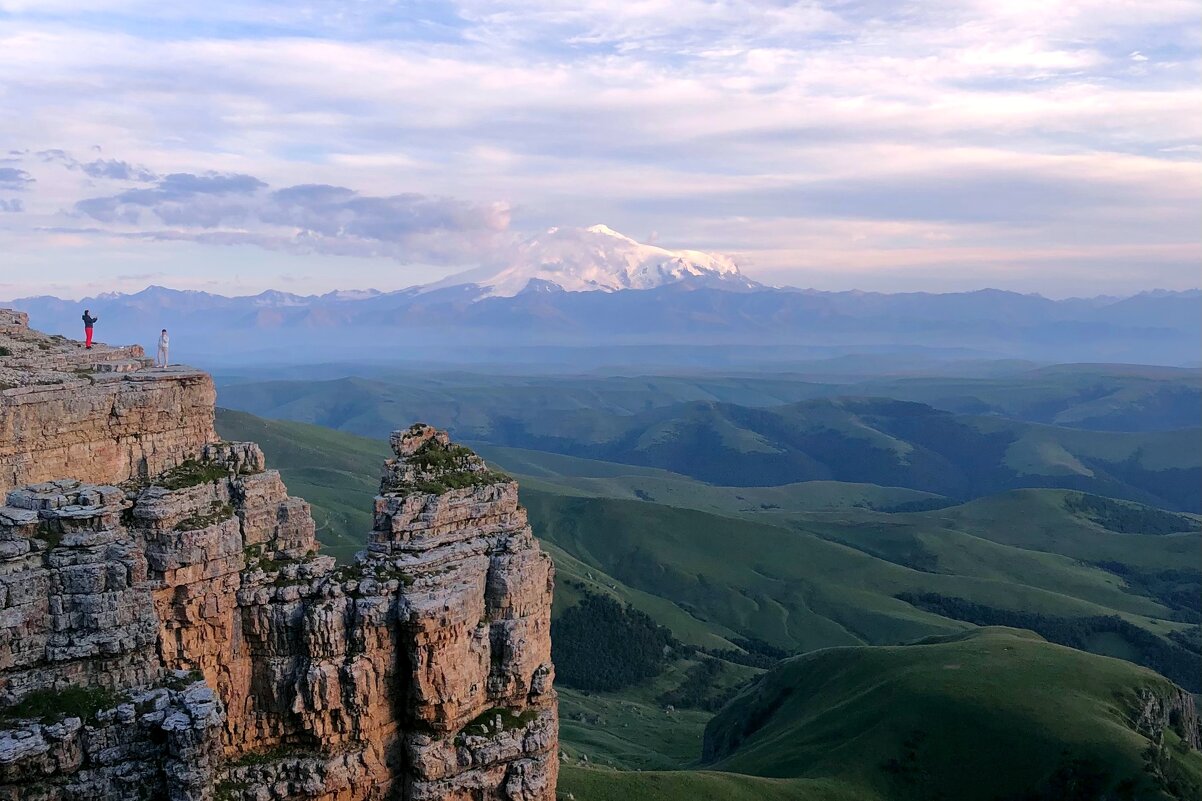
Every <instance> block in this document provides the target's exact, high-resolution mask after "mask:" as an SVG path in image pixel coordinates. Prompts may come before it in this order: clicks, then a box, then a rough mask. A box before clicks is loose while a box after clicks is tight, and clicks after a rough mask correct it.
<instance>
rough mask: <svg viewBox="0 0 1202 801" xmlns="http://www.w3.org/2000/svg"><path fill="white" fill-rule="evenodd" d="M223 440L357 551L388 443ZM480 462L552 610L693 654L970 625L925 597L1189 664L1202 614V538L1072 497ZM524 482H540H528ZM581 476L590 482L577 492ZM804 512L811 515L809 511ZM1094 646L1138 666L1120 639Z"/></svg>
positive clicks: (865, 639) (234, 429)
mask: <svg viewBox="0 0 1202 801" xmlns="http://www.w3.org/2000/svg"><path fill="white" fill-rule="evenodd" d="M218 427H219V429H220V431H221V432H222V434H223V435H224V436H228V437H231V438H239V437H243V438H253V439H256V440H257V441H259V442H260V443H261V444H262V445H263V447H264V449H265V450H266V452H267V454H268V458H269V461H270V463H272V464H274V465H276V466H279V467H280V468H281V471H282V473H283V474H284V477H285V479H286V480H287V481H288V482H289V487H290V488H291V490H292V491H293V492H295V493H297V494H299V495H301V496H302V497H307V498H308V499H309V500H310V501H311V502H312V503H313V504H314V506H315V511H316V512H317V514H318V520H319V521H320V524H321V525H322V532H320V534H321V536H322V537H323V539H324V540H325V541H327V542H329V543H331V544H332V545H333V546H334V547H333V548H331V549H330V550H331V551H333V552H334V553H335V554H336V555H339V556H345V555H346V554H347V553H349V552H353V550H354V549H355V547H356V546H357V545H358V544H359V543H362V542H363V538H364V537H365V535H366V532H367V530H368V528H369V520H368V510H369V509H370V506H371V498H372V496H373V495H374V494H375V491H376V482H375V476H376V475H377V474H378V470H379V465H380V462H381V461H382V459H383V458H384V456H385V453H386V446H385V445H384V444H383V443H378V442H375V441H372V440H365V439H362V438H358V437H353V436H350V435H346V434H342V433H338V432H331V431H329V430H327V429H322V428H318V427H313V426H306V425H304V424H298V423H287V422H279V421H263V420H259V419H257V418H254V417H252V416H249V415H244V414H240V413H230V412H227V411H225V410H222V411H221V412H220V414H219V418H218ZM485 453H486V455H489V456H490V457H493V458H495V460H496V463H497V464H498V465H499V466H501V467H502V468H503V469H507V470H510V471H511V472H513V473H514V474H515V475H516V476H518V478H519V479H520V480H522V482H523V488H522V499H523V502H524V503H525V504H526V506H527V508H528V510H529V512H530V519H531V522H532V524H533V525H534V529H535V532H536V534H537V535H538V536H539V537H540V539H541V540H542V541H543V543H544V545H545V547H547V549H548V550H549V551H550V552H551V554H552V556H553V557H554V558H555V560H556V564H557V567H558V571H559V574H560V578H561V581H560V582H559V588H558V589H557V599H556V609H557V611H559V610H562V609H564V608H566V607H567V606H570V605H571V604H573V603H575V601H576V600H577V599H578V598H579V597H580V593H581V592H584V591H588V592H593V593H599V594H604V595H609V596H612V597H615V598H617V599H618V600H620V601H621V602H622V603H629V604H631V605H633V606H634V607H636V608H638V609H640V610H642V611H644V612H646V613H647V614H649V615H651V616H652V617H653V618H654V619H655V620H657V621H658V622H660V623H661V624H662V625H665V626H667V627H669V628H670V629H671V630H672V632H673V633H674V635H675V636H676V637H678V638H679V639H681V640H682V641H684V642H686V643H691V644H693V645H697V646H703V647H709V648H726V647H733V644H734V641H735V640H736V639H738V638H739V637H752V638H755V639H758V640H763V641H765V642H767V643H770V644H772V645H774V646H777V647H781V648H784V649H786V650H789V651H806V650H812V649H816V648H823V647H829V646H835V645H856V644H865V643H867V644H888V643H898V642H904V641H907V640H910V639H913V638H916V637H922V636H927V635H931V634H938V633H948V632H954V631H959V630H962V629H963V628H964V627H965V626H966V622H965V621H961V620H957V619H951V618H949V617H947V616H945V615H941V614H935V613H932V612H931V611H930V608H929V607H926V608H920V607H916V606H915V605H914V604H913V603H910V602H908V601H906V600H902V599H901V598H899V597H898V596H903V597H907V598H910V597H912V596H916V595H921V594H931V593H934V594H937V595H939V596H941V597H945V598H953V599H961V600H964V601H968V602H971V603H974V604H978V605H982V606H984V607H987V608H988V609H991V610H999V611H1002V612H1004V611H1022V612H1027V613H1035V614H1039V615H1044V616H1048V617H1050V618H1057V619H1081V618H1098V617H1108V616H1117V617H1118V618H1120V619H1121V620H1122V621H1125V622H1126V623H1128V624H1130V625H1133V626H1135V627H1137V628H1139V629H1142V630H1144V631H1147V632H1149V633H1150V634H1152V635H1154V636H1155V637H1157V638H1160V639H1161V640H1164V642H1165V643H1166V645H1165V647H1166V648H1168V649H1169V650H1170V651H1172V652H1173V653H1174V654H1175V656H1176V657H1181V658H1186V659H1188V657H1186V656H1183V655H1182V654H1181V653H1180V652H1179V650H1178V649H1179V648H1180V647H1183V646H1182V645H1181V644H1180V642H1179V641H1178V640H1173V641H1169V640H1165V639H1164V638H1166V637H1169V636H1176V637H1180V636H1186V635H1185V632H1187V631H1188V630H1189V629H1190V626H1189V623H1190V622H1191V620H1192V619H1191V618H1189V617H1188V616H1187V611H1188V607H1189V604H1190V602H1191V600H1192V601H1193V607H1194V608H1195V609H1196V608H1197V603H1196V600H1197V597H1198V595H1199V592H1200V587H1202V573H1200V572H1199V571H1198V570H1197V569H1196V567H1195V562H1196V559H1195V557H1196V554H1197V552H1198V548H1199V545H1200V543H1202V537H1200V536H1199V533H1198V531H1197V528H1198V526H1197V521H1196V520H1194V519H1192V518H1188V517H1185V516H1177V517H1176V518H1174V519H1179V520H1181V521H1182V522H1181V525H1182V526H1183V527H1185V528H1190V527H1191V526H1192V528H1193V531H1188V532H1184V533H1180V534H1167V535H1150V534H1137V533H1136V534H1132V533H1118V532H1115V531H1111V530H1109V529H1107V528H1106V527H1105V526H1103V525H1101V524H1100V523H1099V522H1097V521H1096V520H1094V519H1091V518H1090V517H1089V516H1088V515H1087V514H1085V513H1083V512H1081V511H1078V510H1074V509H1073V508H1070V507H1069V506H1068V505H1066V500H1067V499H1068V498H1070V497H1076V495H1075V494H1073V493H1066V492H1064V491H1060V490H1024V491H1020V492H1014V493H1008V494H1005V495H1002V496H998V497H993V498H985V499H981V500H978V501H974V502H971V503H968V504H964V505H961V506H953V507H948V508H944V509H937V510H932V511H926V512H911V513H883V512H879V511H874V510H872V509H867V508H862V507H857V506H854V505H841V504H844V503H845V502H846V499H847V497H855V498H860V499H862V498H863V497H864V496H865V495H871V496H874V497H877V498H883V499H887V500H890V501H892V500H895V499H897V498H898V497H902V498H904V497H908V496H906V495H902V496H896V495H893V494H892V493H893V491H892V490H890V489H888V488H881V487H876V488H873V489H866V488H864V487H861V486H853V487H851V488H849V489H846V490H845V492H844V493H839V492H835V491H834V490H833V489H832V488H831V487H829V486H825V485H824V486H823V487H822V491H821V492H814V491H811V490H810V489H809V488H807V486H806V485H801V487H800V488H798V487H774V488H757V489H756V490H745V489H743V488H723V487H711V486H709V485H704V484H701V483H699V482H696V481H695V480H692V479H688V478H686V477H683V476H679V475H676V476H673V475H671V474H667V473H664V472H663V471H655V470H648V469H644V468H629V467H623V466H621V465H615V464H606V463H599V462H591V461H589V460H582V459H567V458H565V457H562V456H557V455H554V454H550V455H544V456H543V457H539V456H538V455H536V454H532V453H530V452H526V451H507V450H504V449H495V450H489V449H485ZM507 457H512V460H510V459H509V458H507ZM623 469H626V470H629V471H630V473H631V474H630V475H627V476H623V475H622V474H621V472H620V471H621V470H623ZM525 470H530V471H531V472H537V473H538V477H537V478H536V479H532V480H527V478H526V477H525V476H524V475H523V471H525ZM556 471H560V472H559V473H557V472H556ZM565 474H566V475H565ZM582 481H592V482H593V483H591V484H588V485H587V490H588V491H587V492H585V491H582V490H581V488H580V483H581V482H582ZM647 482H650V483H647ZM536 487H537V488H536ZM643 487H654V489H653V490H650V491H649V490H646V489H643ZM663 487H670V488H672V492H671V493H665V492H664V491H663ZM615 488H616V490H617V491H618V493H619V494H621V495H622V496H623V497H619V498H614V497H606V496H604V495H602V494H601V493H602V492H603V491H606V490H607V489H615ZM627 491H629V492H630V493H632V494H635V495H636V496H637V494H638V492H642V493H644V494H645V495H651V492H660V493H661V495H659V496H654V497H655V500H657V501H663V502H654V503H652V502H648V501H642V500H630V499H628V496H626V495H625V494H626V493H627ZM902 492H903V493H904V492H906V491H904V490H903V491H902ZM755 493H761V494H758V495H757V494H755ZM769 497H771V498H774V501H773V502H771V503H768V502H765V500H764V499H765V498H769ZM832 499H833V500H832ZM778 501H779V502H778ZM807 501H811V502H815V505H814V506H812V507H810V508H808V509H807ZM672 502H678V503H680V505H678V506H673V505H669V503H672ZM832 504H834V506H833V508H832ZM697 507H703V509H699V508H697ZM765 507H766V508H765ZM1134 508H1138V507H1134ZM1150 511H1151V512H1155V510H1150ZM1160 514H1163V513H1160ZM1136 519H1137V520H1138V519H1139V518H1136ZM1171 527H1172V526H1170V528H1171ZM1180 598H1184V599H1185V602H1184V603H1182V602H1181V601H1180ZM1182 606H1185V607H1186V609H1184V610H1183V609H1182V608H1181V607H1182ZM1194 622H1196V620H1195V621H1194ZM1129 636H1130V634H1129ZM1097 647H1098V649H1099V650H1102V651H1103V652H1104V653H1114V654H1123V655H1127V656H1129V657H1131V658H1138V649H1137V648H1135V647H1134V646H1131V645H1130V644H1129V643H1128V644H1124V642H1123V637H1122V635H1121V634H1116V635H1114V636H1109V637H1107V638H1103V640H1099V641H1098V644H1097Z"/></svg>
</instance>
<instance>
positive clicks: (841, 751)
mask: <svg viewBox="0 0 1202 801" xmlns="http://www.w3.org/2000/svg"><path fill="white" fill-rule="evenodd" d="M1179 694H1180V691H1179V689H1178V688H1175V687H1173V686H1172V685H1171V684H1169V683H1168V682H1167V681H1165V680H1164V679H1163V678H1161V677H1160V676H1157V675H1156V674H1154V673H1152V672H1151V671H1147V670H1143V669H1141V668H1137V667H1134V666H1132V665H1130V664H1128V663H1126V662H1122V661H1120V660H1114V659H1107V658H1104V657H1098V656H1093V655H1091V654H1085V653H1082V652H1080V651H1075V650H1072V649H1069V648H1062V647H1060V646H1056V645H1052V644H1050V643H1046V642H1043V641H1041V640H1039V639H1038V638H1037V637H1034V636H1033V635H1030V634H1028V633H1024V632H1016V631H1013V630H1009V629H978V630H976V631H973V632H970V633H967V634H962V635H957V636H953V637H946V638H938V639H936V640H934V641H930V642H927V643H924V644H916V645H909V646H902V647H893V648H837V649H829V650H825V651H820V652H817V653H814V654H809V655H806V656H802V657H797V658H794V659H791V660H788V661H786V662H783V663H781V664H780V665H779V666H778V667H777V668H775V669H774V670H772V671H770V672H769V673H768V674H766V675H765V676H764V677H762V678H761V679H760V680H759V681H757V682H756V683H755V684H754V685H753V686H752V687H751V688H750V689H748V690H747V691H746V692H744V693H743V694H742V695H740V696H739V697H738V698H736V699H735V700H734V701H733V702H732V703H731V704H730V705H728V706H727V707H726V708H725V709H724V710H723V711H722V712H721V713H719V714H718V715H717V716H716V717H715V718H714V720H712V721H711V722H710V724H709V726H708V727H707V729H706V738H705V757H706V760H707V762H708V763H709V765H710V767H712V768H718V769H721V770H724V771H730V772H735V773H743V774H752V775H759V776H765V777H776V778H811V779H835V780H838V781H839V782H840V783H841V784H843V785H844V786H846V787H849V788H853V789H854V791H855V792H856V793H857V794H858V795H859V797H863V798H888V799H910V798H914V799H919V798H921V799H934V798H946V799H964V801H971V800H972V799H981V800H982V801H986V800H990V801H992V799H1011V798H1013V799H1018V798H1026V797H1032V796H1028V795H1027V794H1028V793H1031V792H1032V791H1034V793H1035V794H1034V795H1033V797H1035V798H1049V799H1050V798H1064V799H1073V798H1089V799H1095V798H1101V797H1109V798H1124V797H1126V798H1180V799H1186V798H1197V797H1199V794H1202V755H1199V753H1198V752H1197V751H1194V750H1188V751H1187V750H1183V749H1182V748H1181V747H1180V745H1181V736H1182V734H1183V733H1184V732H1185V729H1184V728H1183V727H1184V723H1183V722H1182V721H1181V719H1180V718H1178V719H1177V723H1176V725H1173V724H1171V723H1169V722H1168V718H1169V717H1170V716H1169V715H1167V714H1166V715H1164V722H1163V723H1161V724H1160V725H1161V726H1163V729H1161V728H1160V727H1159V726H1156V725H1149V724H1148V723H1147V722H1146V721H1145V722H1144V723H1142V724H1141V723H1140V722H1139V719H1140V712H1141V710H1143V709H1146V708H1148V707H1150V706H1153V705H1155V700H1153V699H1172V698H1177V697H1178V696H1179ZM1086 788H1091V789H1090V791H1089V792H1085V790H1086ZM1103 793H1105V794H1106V795H1105V796H1103Z"/></svg>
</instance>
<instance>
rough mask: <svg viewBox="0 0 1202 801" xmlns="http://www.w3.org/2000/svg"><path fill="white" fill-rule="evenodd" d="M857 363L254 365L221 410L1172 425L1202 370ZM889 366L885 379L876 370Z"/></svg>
mask: <svg viewBox="0 0 1202 801" xmlns="http://www.w3.org/2000/svg"><path fill="white" fill-rule="evenodd" d="M860 361H864V360H857V359H842V360H834V361H831V362H829V363H820V364H814V365H812V366H811V369H810V371H809V372H806V373H784V372H778V373H773V374H767V375H765V374H762V373H757V374H754V375H749V374H729V375H723V374H716V373H712V372H710V373H705V374H702V375H696V376H681V375H641V376H621V375H618V376H591V375H584V376H582V375H568V376H561V375H555V376H546V375H541V376H540V375H533V376H521V375H516V376H515V375H503V374H496V373H492V374H479V373H477V374H472V373H466V372H456V373H433V372H429V371H424V372H418V371H413V370H410V371H403V370H396V369H389V368H384V367H379V368H372V367H370V366H367V365H362V364H356V365H342V366H338V365H327V366H324V367H323V366H306V367H305V368H303V375H300V376H296V374H297V373H298V372H302V371H298V370H297V369H289V368H281V369H279V370H277V371H276V372H277V373H279V378H277V379H276V380H268V381H265V380H263V379H262V377H261V376H262V371H261V370H260V371H257V372H256V377H249V376H238V375H230V376H227V377H225V378H224V379H222V378H221V377H220V376H219V380H220V385H221V399H222V405H224V406H228V407H231V408H236V409H244V410H246V411H249V412H253V413H255V414H259V415H262V416H266V417H272V418H286V419H292V420H299V421H301V422H310V423H318V424H321V425H325V426H328V427H330V428H338V429H342V430H345V431H350V432H352V433H357V434H366V435H370V436H377V437H378V436H381V435H382V434H387V433H388V431H391V430H392V429H393V428H401V427H404V426H406V425H408V424H409V423H410V422H412V421H413V420H419V419H420V420H426V421H428V422H430V423H432V424H434V425H438V426H440V427H443V428H449V429H450V430H452V431H453V432H454V433H455V435H456V436H458V437H461V438H471V439H487V438H489V436H490V435H491V433H492V431H493V429H494V428H495V427H496V426H497V425H498V424H503V421H505V420H511V419H519V420H520V419H529V418H530V417H531V416H533V415H540V414H543V413H545V412H550V411H572V410H577V409H593V410H596V411H600V412H604V413H609V414H618V415H632V414H638V413H640V412H645V411H648V410H650V409H654V408H659V407H663V406H671V405H675V404H680V403H690V402H696V401H700V402H715V403H730V404H737V405H740V406H749V407H759V406H778V405H783V404H789V403H797V402H799V401H804V400H813V399H816V398H829V397H836V396H852V395H857V396H862V397H888V398H897V399H899V400H908V401H915V402H918V403H925V404H928V405H930V406H933V407H935V408H937V409H942V410H944V411H950V412H956V413H958V414H973V415H997V416H1001V417H1007V418H1011V419H1015V420H1022V421H1026V422H1031V423H1046V424H1050V425H1058V426H1067V427H1073V428H1084V429H1090V430H1103V431H1170V430H1178V429H1185V428H1197V427H1198V426H1199V425H1202V371H1199V370H1197V369H1181V368H1170V367H1149V366H1143V365H1121V364H1120V365H1106V364H1078V365H1073V364H1069V365H1057V366H1053V367H1038V368H1037V367H1033V366H1030V365H1025V364H1014V365H1007V364H1004V363H980V364H977V363H973V364H958V365H955V366H954V369H956V370H958V371H959V372H960V375H957V376H948V375H939V374H937V373H936V374H929V375H921V374H910V373H912V372H913V370H912V369H911V368H907V367H905V366H904V365H899V364H897V363H896V361H890V360H888V359H880V358H878V359H875V360H874V359H871V358H870V359H868V360H867V362H865V364H862V365H860V366H859V367H857V366H856V365H857V364H858V363H859V362H860ZM942 369H945V370H946V369H948V368H946V367H944V368H942ZM886 372H888V373H892V374H891V375H882V373H886ZM874 373H875V375H874ZM966 373H972V374H974V375H969V376H968V377H966V376H965V374H966ZM314 376H329V378H325V379H324V380H313V379H314ZM343 376H360V377H357V378H345V377H343ZM296 377H300V378H301V379H303V380H295V378H296ZM289 379H291V380H289Z"/></svg>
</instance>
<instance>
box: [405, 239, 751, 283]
mask: <svg viewBox="0 0 1202 801" xmlns="http://www.w3.org/2000/svg"><path fill="white" fill-rule="evenodd" d="M463 284H474V285H476V286H478V287H480V288H481V289H483V290H485V292H484V293H483V295H482V296H483V297H513V296H514V295H517V294H518V293H520V292H523V291H527V290H529V291H539V292H546V291H553V290H554V289H556V288H558V289H562V290H565V291H568V292H589V291H602V292H617V291H619V290H623V289H654V288H656V287H661V286H665V285H668V284H687V285H689V286H698V287H700V286H707V287H715V288H722V289H740V288H753V287H757V286H759V284H757V283H756V282H754V281H752V280H751V279H749V278H747V277H746V276H744V275H743V274H742V273H741V272H739V267H738V265H736V264H735V262H734V260H733V259H731V258H730V257H728V256H722V255H719V254H715V253H704V252H702V251H699V250H669V249H667V248H661V247H659V246H657V245H645V244H643V243H641V242H636V241H635V240H633V239H631V238H630V237H628V236H625V235H624V234H620V233H618V232H617V231H615V230H613V229H612V228H610V227H609V226H606V225H594V226H591V227H589V228H551V229H549V230H548V231H546V232H545V233H542V234H539V235H538V236H534V237H532V238H530V239H527V240H526V241H525V242H522V243H521V244H520V245H518V246H517V248H516V250H515V253H514V255H513V257H512V258H511V259H509V260H508V261H507V263H505V264H504V265H503V266H501V267H500V268H498V267H495V266H494V267H483V268H479V269H476V270H471V271H468V272H465V273H459V274H457V275H452V276H449V277H447V278H444V279H443V280H441V281H438V282H437V283H434V284H430V285H428V286H426V287H423V290H425V291H429V290H434V289H443V288H445V287H451V286H459V285H463Z"/></svg>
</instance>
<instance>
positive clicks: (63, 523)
mask: <svg viewBox="0 0 1202 801" xmlns="http://www.w3.org/2000/svg"><path fill="white" fill-rule="evenodd" d="M0 382H3V383H2V386H3V387H4V388H3V390H2V392H0V466H2V468H3V475H2V476H0V486H3V487H4V488H6V489H7V488H10V487H11V489H10V490H9V491H8V492H7V497H6V505H5V506H3V508H0V801H7V800H8V799H12V800H13V801H15V799H38V801H43V800H44V801H60V800H61V801H67V800H69V799H70V800H72V801H74V800H75V799H79V801H82V800H83V799H113V800H114V801H115V800H116V799H143V798H144V799H151V798H156V799H157V798H169V799H172V801H177V800H178V801H185V799H186V800H187V801H199V800H205V801H208V800H210V799H211V800H212V801H237V800H238V799H246V800H247V801H250V799H254V801H274V800H275V799H313V800H314V801H318V800H320V801H360V800H361V799H412V800H413V801H420V800H423V799H464V800H465V801H466V799H515V800H518V799H521V800H526V799H529V800H531V801H533V800H534V799H548V800H549V799H553V798H554V795H555V789H554V788H555V780H556V770H557V760H556V755H557V742H558V739H557V714H556V699H555V692H554V690H553V689H552V680H553V676H554V673H553V667H552V665H551V660H550V634H549V630H550V603H551V589H552V580H553V579H552V567H551V563H550V560H549V558H548V557H547V556H546V554H544V553H542V552H541V551H540V550H539V548H538V545H537V544H536V542H535V540H534V538H533V536H532V534H531V531H530V527H529V525H528V523H527V522H526V514H525V511H524V510H523V509H522V508H521V507H520V506H519V505H518V502H517V486H516V484H515V483H514V482H513V481H511V480H510V479H509V478H508V477H506V476H504V475H501V474H498V473H495V472H493V471H491V470H490V469H489V468H488V467H487V465H485V464H484V462H483V461H482V460H480V459H479V457H477V456H476V455H475V454H473V453H472V452H471V451H470V450H468V449H466V448H463V447H461V446H458V445H455V444H453V443H451V442H450V441H449V439H448V438H447V436H446V434H445V433H443V432H439V431H436V430H434V429H432V428H429V427H427V426H420V425H418V426H414V427H413V428H411V429H409V430H406V431H402V432H397V433H396V434H394V436H393V440H392V445H393V449H394V451H395V453H396V458H395V459H392V460H389V461H388V462H387V463H386V465H385V469H384V477H383V479H382V482H381V490H380V495H379V496H378V497H377V498H376V501H375V516H374V519H375V525H374V530H373V531H372V532H371V535H370V539H369V543H368V547H367V549H366V550H365V551H364V552H363V553H361V554H360V555H359V556H358V558H357V560H356V563H355V564H353V565H344V566H336V565H335V563H334V560H333V559H331V558H329V557H324V556H321V555H319V553H318V545H317V542H316V540H315V536H314V526H313V521H312V518H311V517H310V515H309V508H308V505H307V504H306V503H305V502H304V501H302V500H299V499H297V498H291V497H289V496H288V495H287V490H286V488H285V487H284V485H283V483H282V482H281V481H280V477H279V475H278V473H276V472H275V471H273V470H269V469H267V468H266V466H265V465H264V463H263V456H262V453H261V452H260V450H259V449H258V447H257V446H255V445H253V444H251V443H230V442H219V441H216V437H215V435H214V434H213V429H212V419H213V388H212V383H211V381H210V379H209V378H208V376H207V375H205V374H203V373H200V372H197V371H193V370H188V369H183V368H172V369H169V370H153V369H148V368H147V367H146V365H145V361H144V360H143V359H142V356H141V352H140V350H139V349H137V348H107V347H103V346H99V347H97V348H95V349H93V350H91V351H85V350H83V349H82V348H80V347H79V345H78V343H75V342H72V341H69V340H63V339H61V338H53V337H46V336H44V335H41V334H38V333H37V332H35V331H31V330H30V329H29V328H28V327H27V325H26V324H25V320H24V319H23V317H22V316H21V315H16V314H13V313H3V312H0Z"/></svg>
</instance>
